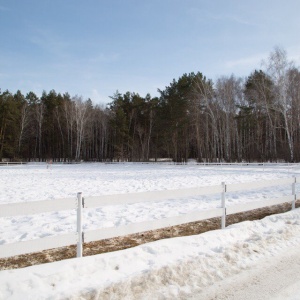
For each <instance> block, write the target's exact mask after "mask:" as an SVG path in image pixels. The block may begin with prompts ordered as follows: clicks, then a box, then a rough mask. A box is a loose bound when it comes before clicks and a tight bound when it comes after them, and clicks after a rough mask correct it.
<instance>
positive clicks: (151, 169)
mask: <svg viewBox="0 0 300 300" xmlns="http://www.w3.org/2000/svg"><path fill="white" fill-rule="evenodd" d="M299 173H300V169H299V167H298V166H296V167H293V168H291V167H285V166H282V167H280V166H277V167H270V168H263V167H262V166H256V167H254V166H245V167H236V166H226V167H224V166H222V167H221V166H214V167H213V166H211V167H203V166H198V165H192V164H191V165H166V164H157V165H154V164H98V163H95V164H81V165H53V166H52V168H51V169H47V168H46V165H45V164H32V165H25V166H13V167H12V166H10V167H0V185H1V186H0V188H1V194H0V204H1V203H11V202H22V201H36V200H43V199H44V200H49V199H53V198H66V197H75V196H76V193H77V192H82V193H83V194H84V195H86V196H97V195H101V194H114V193H128V192H139V191H151V190H165V189H178V188H186V187H196V186H208V185H217V184H220V183H221V182H223V181H224V182H226V183H228V184H230V183H237V182H253V181H257V180H266V179H278V178H288V177H291V176H293V175H296V176H298V175H299ZM297 191H298V192H299V189H298V187H297ZM279 194H280V195H290V194H291V187H288V186H278V187H276V188H269V189H261V190H257V191H255V192H249V191H248V192H241V193H234V194H228V195H227V202H228V203H229V204H235V203H241V202H247V201H258V200H260V199H262V198H269V197H276V196H278V195H279ZM219 205H220V195H216V196H210V197H201V198H188V199H170V200H168V201H163V202H157V203H138V204H133V205H126V206H122V205H118V206H107V207H103V208H97V209H93V210H92V209H91V210H87V211H86V212H85V216H84V220H85V223H84V226H85V227H87V228H89V229H93V228H98V227H108V226H118V225H122V224H128V223H130V222H139V221H144V220H151V219H158V218H163V217H168V216H174V215H178V214H183V213H187V212H189V211H194V210H196V209H197V210H199V209H206V208H211V207H216V206H219ZM68 231H75V211H67V212H53V213H47V214H39V215H32V216H21V217H13V218H2V219H0V244H5V243H9V242H14V241H20V240H27V239H32V238H38V237H42V236H47V235H56V234H59V233H60V232H61V233H62V232H68ZM299 249H300V210H299V209H296V210H294V211H292V212H289V213H285V214H280V215H275V216H270V217H267V218H265V219H264V220H261V221H254V222H243V223H240V224H236V225H233V226H230V227H228V228H226V229H225V230H217V231H212V232H207V233H205V234H201V235H197V236H192V237H182V238H174V239H168V240H162V241H157V242H153V243H148V244H145V245H141V246H138V247H135V248H131V249H127V250H122V251H117V252H113V253H106V254H101V255H96V256H92V257H84V258H80V259H70V260H65V261H61V262H55V263H50V264H45V265H40V266H33V267H28V268H24V269H20V270H10V271H0V299H66V298H67V299H253V298H254V296H253V295H256V296H255V298H256V299H275V298H276V297H277V298H276V299H300V288H299V286H300V275H299V274H300V272H299V267H300V261H299V257H300V250H299ZM284 266H287V267H286V269H284ZM287 268H288V269H287ZM276 270H277V271H278V270H282V272H280V274H281V275H282V277H280V275H278V274H277V275H276ZM261 272H262V274H263V276H259V274H260V273H261ZM277 273H278V272H277ZM285 274H287V276H286V275H285ZM276 276H277V277H276ZM273 277H274V279H271V280H269V283H267V282H266V281H263V282H261V284H260V285H259V283H260V280H265V279H266V278H273ZM287 277H288V279H287ZM243 280H244V281H243ZM276 280H277V281H276ZM247 282H248V283H249V284H252V285H254V286H255V285H257V289H255V288H254V289H252V291H251V290H249V288H250V286H249V284H247ZM268 284H269V285H270V286H268ZM261 286H263V287H264V288H260V287H261ZM235 288H237V289H239V290H238V291H237V290H235ZM218 292H220V293H221V294H216V293H218ZM251 292H252V293H253V294H252V296H253V297H252V298H251ZM237 294H238V295H239V297H233V296H232V295H237ZM226 295H229V296H228V297H229V298H227V296H226ZM230 295H231V296H232V297H231V298H230ZM249 295H250V296H249ZM248 296H249V297H248Z"/></svg>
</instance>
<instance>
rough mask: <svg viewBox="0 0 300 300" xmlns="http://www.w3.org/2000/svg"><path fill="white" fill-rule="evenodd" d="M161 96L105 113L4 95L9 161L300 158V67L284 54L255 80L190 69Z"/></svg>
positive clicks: (1, 153)
mask: <svg viewBox="0 0 300 300" xmlns="http://www.w3.org/2000/svg"><path fill="white" fill-rule="evenodd" d="M158 92H159V96H158V97H151V95H150V94H147V95H146V96H145V97H142V96H140V95H139V94H137V93H133V92H127V93H125V94H121V93H119V92H118V91H117V92H116V93H115V94H114V95H113V96H111V103H109V104H108V105H107V107H101V106H100V105H94V104H93V102H92V101H91V99H87V100H84V99H83V98H82V97H81V96H72V97H71V96H70V95H69V94H68V93H65V94H60V93H56V92H55V90H51V91H50V92H48V93H47V92H45V91H44V92H43V93H42V96H41V97H38V96H37V95H36V94H35V93H33V92H29V93H27V94H26V95H23V94H22V92H21V91H17V92H16V93H15V94H12V93H11V92H9V91H7V90H6V91H3V92H2V91H1V90H0V160H1V159H3V158H9V159H11V160H28V161H29V160H39V161H44V160H47V159H52V160H59V161H78V160H85V161H149V160H150V159H158V158H172V159H173V160H174V161H177V162H183V161H187V159H189V158H194V159H197V160H198V161H209V162H218V161H225V162H240V161H247V162H251V161H272V162H276V161H279V160H284V161H290V162H294V161H300V71H299V68H297V67H295V65H294V64H293V62H290V61H289V60H288V59H287V55H286V52H285V51H284V50H283V49H281V48H275V49H274V51H273V52H271V53H270V56H269V58H268V60H267V62H266V63H265V65H264V70H255V71H254V72H252V73H251V74H250V75H249V76H248V77H247V78H245V79H242V78H237V77H236V76H234V75H231V76H223V77H220V78H218V79H217V80H216V81H215V82H213V81H212V80H210V79H207V78H206V77H205V76H204V75H203V74H202V73H200V72H198V73H189V74H183V75H182V76H181V77H179V78H178V79H177V80H175V79H173V81H172V82H171V83H170V84H169V85H168V86H166V87H165V89H164V90H158Z"/></svg>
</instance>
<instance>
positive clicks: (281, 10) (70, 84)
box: [0, 0, 300, 104]
mask: <svg viewBox="0 0 300 300" xmlns="http://www.w3.org/2000/svg"><path fill="white" fill-rule="evenodd" d="M299 11H300V1H299V0H285V1H284V0H282V1H279V0H260V1H258V0H252V1H244V0H233V1H231V0H227V1H225V0H214V1H212V0H211V1H209V0H147V1H144V0H85V1H83V0H26V1H24V0H0V37H1V39H0V41H1V46H0V88H1V89H2V91H3V90H6V89H8V90H9V91H11V92H13V93H14V92H16V91H17V90H18V89H20V90H21V91H22V92H23V93H24V94H26V93H27V92H29V91H33V92H35V93H36V94H37V95H39V96H40V95H41V93H42V91H43V90H46V91H47V92H48V91H50V90H51V89H54V90H56V92H60V93H64V92H69V94H71V95H72V96H74V95H82V96H83V98H85V99H86V98H91V99H92V100H93V102H94V103H103V104H104V103H107V102H109V101H110V99H109V96H111V95H113V94H114V92H115V91H116V90H117V89H118V90H119V91H120V92H121V93H125V92H126V91H130V92H137V93H139V94H140V95H142V96H145V95H146V93H150V94H151V95H152V96H157V95H158V94H157V89H158V88H159V89H164V87H165V86H166V85H168V84H169V83H170V82H171V81H172V79H173V78H176V79H177V78H178V77H179V76H181V75H182V74H184V73H189V72H197V71H200V72H202V73H203V74H204V75H205V76H206V77H208V78H211V79H213V80H215V79H216V78H218V77H220V76H222V75H228V76H229V75H231V74H232V73H233V74H235V75H236V76H242V77H244V76H248V75H250V73H251V72H252V71H253V70H254V69H255V68H260V65H261V61H262V60H263V59H267V57H268V55H269V53H270V52H271V51H272V50H273V49H274V47H275V46H280V47H283V48H284V49H285V50H286V51H287V54H288V57H289V59H292V60H294V61H295V62H296V65H300V22H299Z"/></svg>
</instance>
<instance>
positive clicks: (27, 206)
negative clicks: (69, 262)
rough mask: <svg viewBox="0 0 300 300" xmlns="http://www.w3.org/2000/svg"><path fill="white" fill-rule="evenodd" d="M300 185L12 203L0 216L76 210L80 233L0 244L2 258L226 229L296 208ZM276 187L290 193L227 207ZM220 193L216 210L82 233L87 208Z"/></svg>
mask: <svg viewBox="0 0 300 300" xmlns="http://www.w3.org/2000/svg"><path fill="white" fill-rule="evenodd" d="M299 182H300V177H291V178H282V179H277V180H263V181H257V182H246V183H236V184H226V183H225V182H222V183H221V184H220V185H214V186H206V187H195V188H187V189H177V190H164V191H149V192H138V193H127V194H114V195H102V196H97V197H95V196H94V197H84V196H83V194H82V193H77V195H76V196H74V197H73V198H65V199H54V200H43V201H32V202H23V203H9V204H1V205H0V217H1V218H7V217H15V216H24V215H33V214H41V213H46V212H53V211H64V210H72V209H73V210H77V216H76V222H77V231H76V232H71V233H64V234H60V235H58V236H48V237H43V238H39V239H34V240H28V241H20V242H14V243H7V244H2V245H0V258H6V257H12V256H16V255H21V254H27V253H33V252H39V251H43V250H47V249H52V248H59V247H65V246H70V245H77V257H82V255H83V254H82V253H83V251H82V250H83V243H88V242H92V241H98V240H102V239H108V238H113V237H119V236H125V235H129V234H134V233H140V232H145V231H149V230H156V229H162V228H165V227H170V226H176V225H180V224H185V223H190V222H196V221H201V220H205V219H210V218H215V217H220V218H221V224H220V227H221V228H222V229H224V228H225V227H226V216H227V215H231V214H235V213H241V212H245V211H249V210H253V209H258V208H263V207H268V206H272V205H278V204H282V203H286V202H288V203H291V209H295V203H296V200H297V195H296V184H297V183H299ZM274 186H290V188H291V194H290V195H287V196H286V195H284V196H280V197H276V198H270V199H263V200H259V201H253V202H246V203H240V204H235V205H227V203H226V194H227V193H232V192H241V191H242V192H243V191H247V190H255V189H261V188H267V187H270V188H272V187H274ZM213 194H220V206H219V207H217V208H213V209H203V210H199V211H194V212H191V213H187V214H184V215H179V216H175V217H168V218H163V219H159V220H153V221H144V222H137V223H131V224H127V225H122V226H117V227H109V228H98V229H94V230H83V221H84V220H83V210H84V209H86V208H99V207H103V206H112V205H128V204H134V203H139V202H158V201H164V200H170V199H178V198H180V199H181V198H187V197H197V196H207V195H213Z"/></svg>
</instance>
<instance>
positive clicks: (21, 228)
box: [0, 163, 300, 245]
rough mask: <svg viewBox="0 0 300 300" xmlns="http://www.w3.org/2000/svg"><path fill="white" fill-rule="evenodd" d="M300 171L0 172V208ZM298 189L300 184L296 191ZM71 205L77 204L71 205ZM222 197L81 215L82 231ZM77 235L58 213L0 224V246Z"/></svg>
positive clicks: (211, 203) (102, 167)
mask: <svg viewBox="0 0 300 300" xmlns="http://www.w3.org/2000/svg"><path fill="white" fill-rule="evenodd" d="M299 174H300V166H299V165H295V166H294V167H289V166H276V167H264V168H263V167H262V166H244V167H239V166H199V165H195V164H188V165H174V164H134V163H127V164H101V163H90V164H88V163H87V164H80V165H63V164H57V165H56V164H54V165H52V167H51V168H49V169H47V166H46V164H28V165H23V166H21V165H20V166H9V167H7V166H3V167H0V185H1V186H0V187H1V193H0V204H2V203H12V202H25V201H37V200H49V199H57V198H68V197H74V199H75V197H76V194H77V192H82V193H83V196H99V195H103V194H119V193H132V192H142V191H154V190H171V189H180V188H188V187H199V186H209V185H218V184H221V182H223V181H224V182H226V183H227V184H230V183H239V182H253V181H259V180H268V179H278V178H288V177H289V178H290V177H292V176H293V175H296V176H297V175H299ZM297 188H299V189H300V184H299V187H297ZM290 194H291V187H289V186H278V187H277V188H276V187H273V188H271V189H270V188H268V189H260V190H256V191H247V192H239V193H232V194H227V195H226V201H227V205H232V204H236V203H241V202H248V201H259V200H260V199H264V198H272V197H274V198H275V197H277V196H278V195H290ZM74 203H75V201H74ZM220 204H221V202H220V195H210V196H206V197H198V198H188V199H186V198H185V199H170V200H168V201H160V202H156V203H149V202H148V203H137V204H132V205H117V206H106V207H102V208H101V207H100V208H97V209H85V210H84V223H83V225H84V229H97V228H103V227H113V226H120V225H125V224H129V223H135V222H142V221H147V220H155V219H160V218H165V217H171V216H177V215H180V214H185V213H188V212H193V211H195V210H202V209H208V208H214V207H218V206H220ZM74 231H76V212H75V210H72V211H60V212H51V213H43V214H38V215H26V216H20V217H11V218H1V219H0V245H1V244H5V243H12V242H17V241H25V240H29V239H35V238H40V237H45V236H51V235H58V234H60V233H67V232H74Z"/></svg>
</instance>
